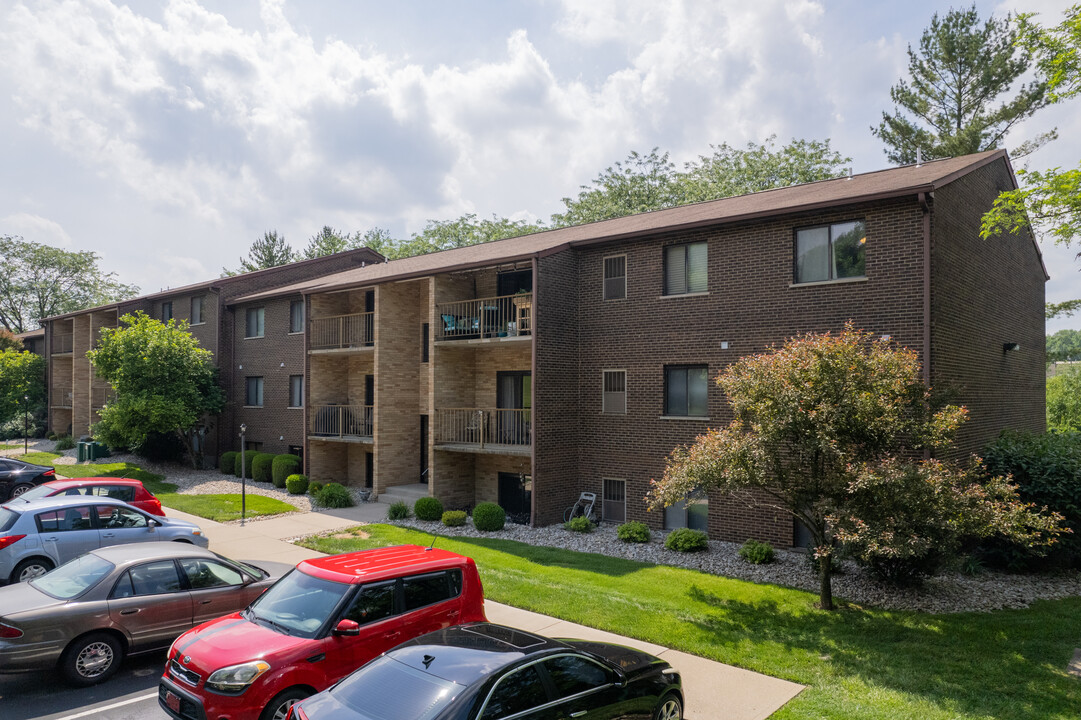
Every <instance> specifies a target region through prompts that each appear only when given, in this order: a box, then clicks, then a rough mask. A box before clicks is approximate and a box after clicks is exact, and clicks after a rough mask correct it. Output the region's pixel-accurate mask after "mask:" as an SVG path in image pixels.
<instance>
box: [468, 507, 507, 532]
mask: <svg viewBox="0 0 1081 720" xmlns="http://www.w3.org/2000/svg"><path fill="white" fill-rule="evenodd" d="M506 523H507V513H506V512H504V511H503V508H501V507H499V506H498V505H496V504H495V503H493V502H482V503H480V504H479V505H477V506H476V507H475V508H473V527H475V528H476V529H477V530H480V531H482V532H495V531H496V530H502V529H503V526H504V525H505V524H506Z"/></svg>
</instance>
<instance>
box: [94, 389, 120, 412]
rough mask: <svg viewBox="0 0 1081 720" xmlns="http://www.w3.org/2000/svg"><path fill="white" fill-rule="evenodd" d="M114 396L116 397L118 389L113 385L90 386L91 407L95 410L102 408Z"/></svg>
mask: <svg viewBox="0 0 1081 720" xmlns="http://www.w3.org/2000/svg"><path fill="white" fill-rule="evenodd" d="M114 398H116V391H115V390H113V389H112V388H111V387H92V388H90V407H91V408H93V409H94V410H100V409H101V408H103V407H105V405H106V404H107V403H108V402H109V401H110V400H113V399H114Z"/></svg>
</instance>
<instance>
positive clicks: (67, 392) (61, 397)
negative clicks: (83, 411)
mask: <svg viewBox="0 0 1081 720" xmlns="http://www.w3.org/2000/svg"><path fill="white" fill-rule="evenodd" d="M72 396H73V393H72V391H71V386H65V385H57V386H55V387H53V390H52V399H51V402H50V404H51V405H52V406H53V407H59V408H69V407H71V398H72Z"/></svg>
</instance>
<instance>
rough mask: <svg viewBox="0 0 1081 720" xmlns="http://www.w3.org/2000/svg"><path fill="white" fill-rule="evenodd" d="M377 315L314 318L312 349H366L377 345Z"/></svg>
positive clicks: (362, 314)
mask: <svg viewBox="0 0 1081 720" xmlns="http://www.w3.org/2000/svg"><path fill="white" fill-rule="evenodd" d="M374 316H375V313H354V314H352V315H334V316H332V317H321V318H312V330H311V349H312V350H337V349H344V348H364V347H371V346H372V345H374V344H375V323H374Z"/></svg>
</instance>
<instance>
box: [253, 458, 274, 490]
mask: <svg viewBox="0 0 1081 720" xmlns="http://www.w3.org/2000/svg"><path fill="white" fill-rule="evenodd" d="M274 457H275V456H274V455H273V454H272V453H256V454H255V458H254V459H253V460H252V461H251V476H252V479H253V480H255V482H265V483H268V482H270V481H271V480H272V479H273V478H272V477H271V475H270V469H271V467H272V466H273V465H274Z"/></svg>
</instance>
